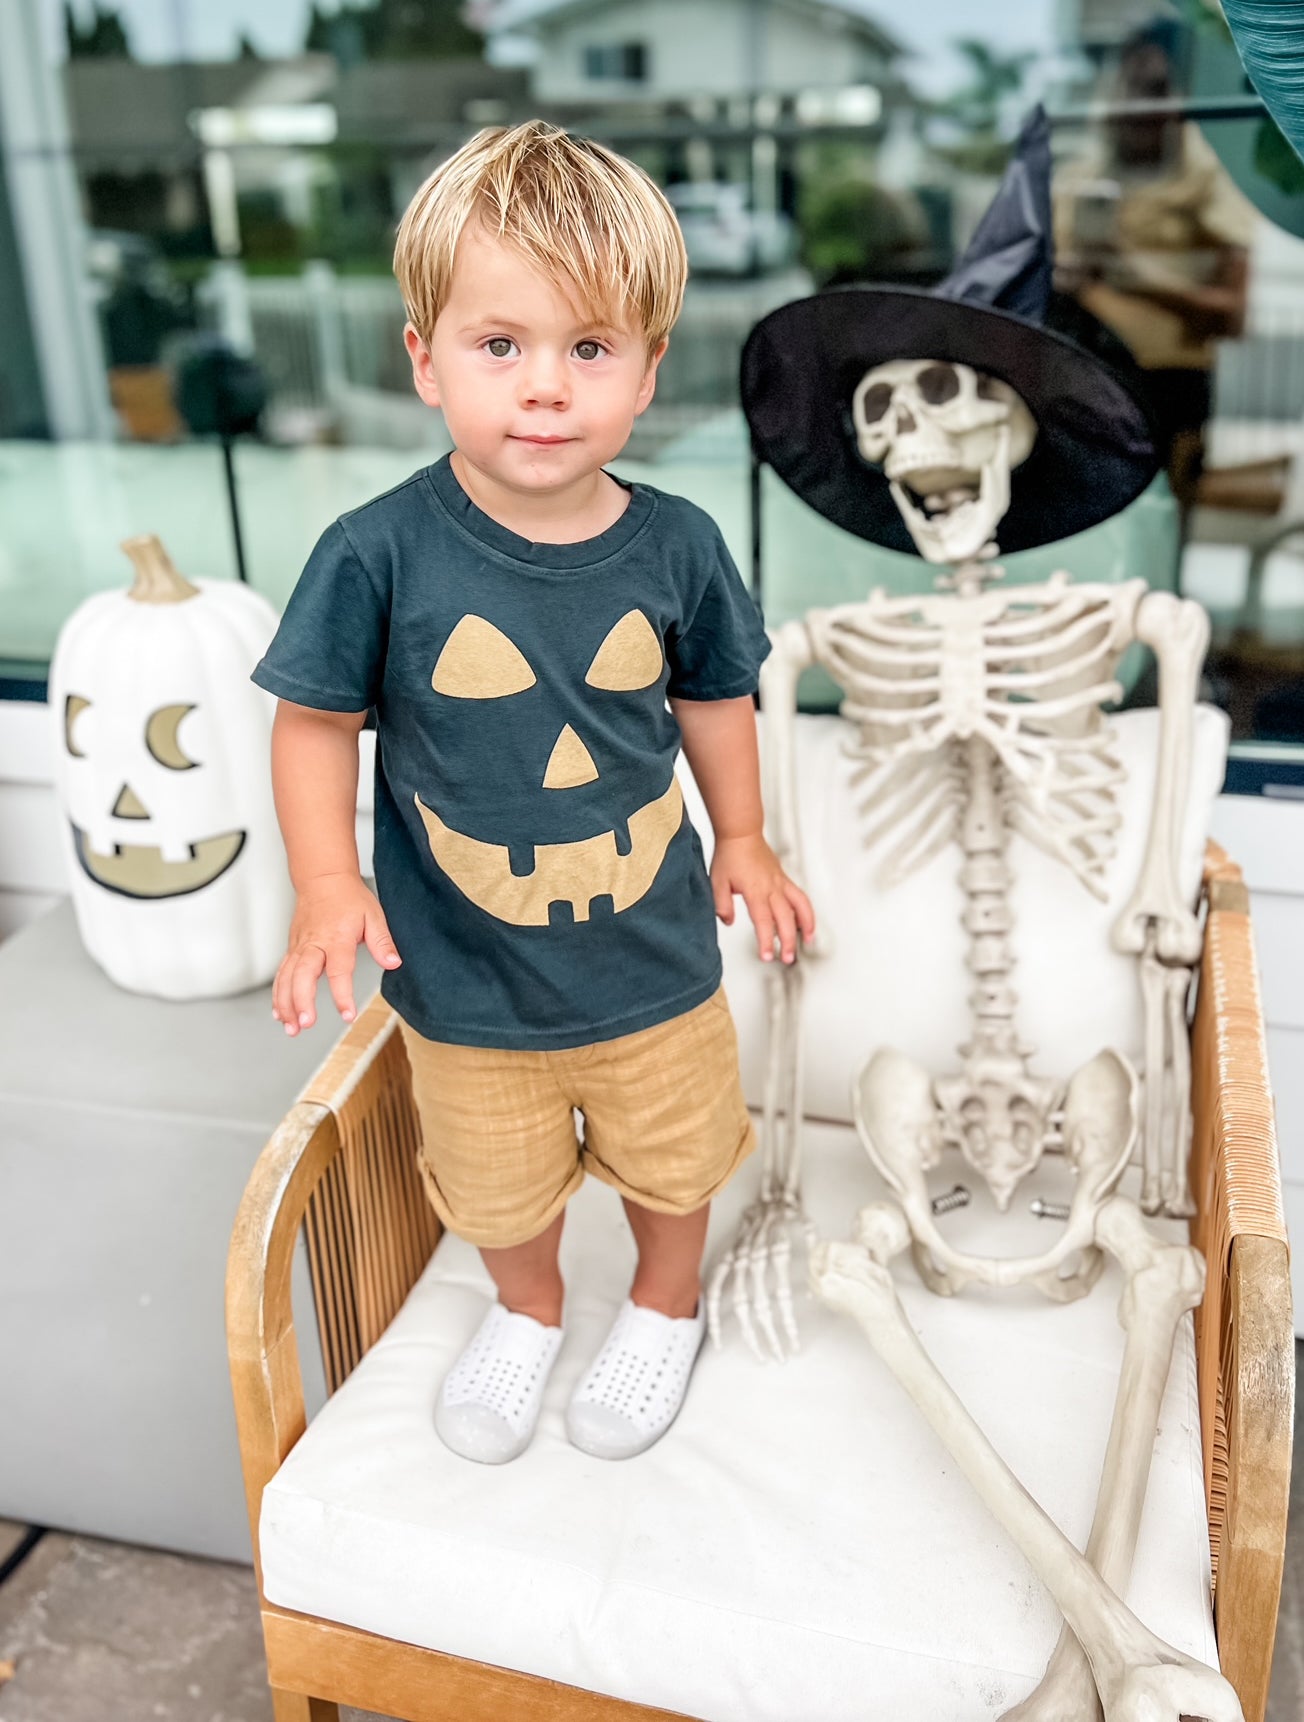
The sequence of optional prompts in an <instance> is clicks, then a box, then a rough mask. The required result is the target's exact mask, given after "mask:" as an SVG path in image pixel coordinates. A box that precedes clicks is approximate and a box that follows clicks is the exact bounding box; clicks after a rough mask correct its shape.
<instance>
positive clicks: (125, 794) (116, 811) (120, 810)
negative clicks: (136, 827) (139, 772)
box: [113, 783, 149, 819]
mask: <svg viewBox="0 0 1304 1722" xmlns="http://www.w3.org/2000/svg"><path fill="white" fill-rule="evenodd" d="M113 817H114V818H115V819H148V818H149V808H148V807H146V806H145V804H144V802H143V801H142V800H141V799H140V797H139V796H138V795H137V794H136V791H135V790H134V789H133V788H132V787H131V785H130V784H129V783H124V784H123V786H122V788H121V789H120V790H119V791H118V799H117V800H116V801H115V802H114V803H113Z"/></svg>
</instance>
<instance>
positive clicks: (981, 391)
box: [976, 374, 1005, 401]
mask: <svg viewBox="0 0 1304 1722" xmlns="http://www.w3.org/2000/svg"><path fill="white" fill-rule="evenodd" d="M976 392H977V395H978V399H979V400H980V401H999V400H1003V399H1004V398H1005V397H1004V396H1003V395H1002V394H1001V385H1000V384H999V383H998V382H997V380H996V378H995V377H988V376H984V375H981V374H980V375H979V378H978V388H977V391H976Z"/></svg>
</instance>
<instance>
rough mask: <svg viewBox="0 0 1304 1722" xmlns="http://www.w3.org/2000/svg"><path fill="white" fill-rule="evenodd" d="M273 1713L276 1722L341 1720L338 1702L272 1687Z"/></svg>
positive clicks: (331, 1721) (326, 1721) (332, 1721)
mask: <svg viewBox="0 0 1304 1722" xmlns="http://www.w3.org/2000/svg"><path fill="white" fill-rule="evenodd" d="M272 1714H273V1715H274V1716H275V1717H276V1722H340V1707H339V1705H338V1704H328V1703H327V1702H326V1700H325V1699H324V1698H305V1697H304V1695H303V1693H302V1692H283V1691H282V1690H281V1689H280V1688H279V1687H277V1686H273V1687H272Z"/></svg>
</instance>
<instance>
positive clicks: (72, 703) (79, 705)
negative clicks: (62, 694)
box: [63, 694, 91, 759]
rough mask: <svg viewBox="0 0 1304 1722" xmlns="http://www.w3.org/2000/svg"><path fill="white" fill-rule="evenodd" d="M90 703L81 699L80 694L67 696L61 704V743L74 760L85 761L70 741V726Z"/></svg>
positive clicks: (75, 745) (74, 744)
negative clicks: (62, 742)
mask: <svg viewBox="0 0 1304 1722" xmlns="http://www.w3.org/2000/svg"><path fill="white" fill-rule="evenodd" d="M90 703H91V702H90V701H89V700H87V699H83V698H82V696H81V695H80V694H69V695H68V697H67V699H66V700H65V701H64V702H63V741H64V746H65V747H66V748H67V749H68V752H69V753H70V754H71V755H72V757H73V758H74V759H85V757H86V755H85V754H84V753H83V752H82V750H81V749H80V748H79V747H78V746H77V744H76V742H75V741H74V740H73V739H72V726H73V725H74V724H75V723H76V722H77V719H78V718H79V717H80V716H81V714H82V713H83V712H84V711H85V710H86V708H87V706H88V705H89V704H90Z"/></svg>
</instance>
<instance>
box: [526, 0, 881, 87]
mask: <svg viewBox="0 0 1304 1722" xmlns="http://www.w3.org/2000/svg"><path fill="white" fill-rule="evenodd" d="M758 21H759V27H758ZM539 41H540V52H539V59H538V61H537V63H536V65H535V68H534V80H533V87H534V94H535V95H536V96H538V97H539V98H540V99H541V100H545V99H546V100H549V101H577V100H583V99H585V98H592V97H602V98H603V99H608V100H610V99H613V98H619V97H620V96H622V95H624V96H628V97H630V98H631V99H641V100H647V99H651V100H665V99H667V98H680V97H686V96H694V95H709V96H736V95H738V94H740V93H741V92H743V91H746V90H748V89H751V88H759V89H763V90H770V91H776V92H779V93H785V92H795V91H797V90H803V89H828V88H840V87H841V86H843V85H846V84H858V83H878V82H880V81H881V79H882V76H883V72H884V66H883V62H882V60H881V58H880V57H879V56H878V55H877V54H876V53H875V52H874V50H873V48H872V46H871V44H870V42H869V41H867V40H866V38H865V37H864V36H863V35H862V34H861V33H860V31H859V30H858V28H857V27H856V25H855V24H854V21H853V20H851V19H844V18H841V17H839V16H838V15H837V14H834V13H831V12H828V13H826V12H820V11H817V10H807V9H805V8H795V9H792V10H789V9H787V8H786V7H783V6H779V5H775V4H773V3H771V4H767V5H764V6H753V5H751V4H750V3H749V0H711V4H710V5H709V6H703V5H701V4H700V0H611V4H609V5H607V6H604V7H601V8H594V9H593V10H591V11H587V12H582V13H580V14H578V15H576V16H574V17H571V18H562V19H559V20H558V21H557V22H556V23H555V24H546V25H544V26H543V27H542V28H541V29H540V33H539ZM626 42H642V43H644V44H645V45H646V49H647V55H648V74H649V75H648V78H647V81H646V82H645V83H641V84H632V83H625V82H621V81H618V80H612V81H607V80H596V79H592V78H588V77H586V76H585V74H584V50H585V49H586V48H588V47H594V46H598V45H604V44H613V45H614V44H620V43H626Z"/></svg>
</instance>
